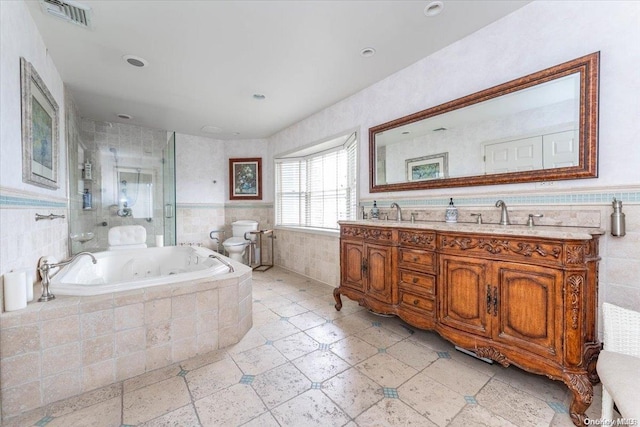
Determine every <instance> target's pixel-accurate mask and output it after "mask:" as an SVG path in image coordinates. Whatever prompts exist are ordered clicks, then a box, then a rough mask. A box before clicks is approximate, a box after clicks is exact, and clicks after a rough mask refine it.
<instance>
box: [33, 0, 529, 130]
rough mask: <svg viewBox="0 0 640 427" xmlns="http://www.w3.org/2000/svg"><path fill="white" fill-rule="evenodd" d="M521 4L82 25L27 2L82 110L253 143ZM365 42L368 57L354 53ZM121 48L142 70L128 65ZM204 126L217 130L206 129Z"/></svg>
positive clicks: (288, 4)
mask: <svg viewBox="0 0 640 427" xmlns="http://www.w3.org/2000/svg"><path fill="white" fill-rule="evenodd" d="M528 2H529V0H527V1H515V0H509V1H506V0H497V1H485V0H482V1H481V0H468V1H467V0H455V1H453V0H444V1H443V3H444V8H443V10H442V13H440V14H439V15H437V16H435V17H427V16H425V14H424V9H425V7H426V6H427V4H429V3H430V2H429V1H329V0H324V1H264V0H263V1H204V0H203V1H186V0H184V1H152V0H140V1H138V0H129V1H115V0H109V1H89V0H84V1H80V3H82V4H84V5H88V6H90V7H91V9H92V16H91V19H92V29H85V28H81V27H79V26H76V25H73V24H70V23H67V22H64V21H63V20H60V19H58V18H55V17H52V16H50V15H45V14H44V12H43V11H42V9H41V8H40V5H39V2H38V1H35V0H28V1H27V4H28V5H29V10H30V12H31V15H32V16H33V18H34V20H35V22H36V24H37V26H38V28H39V31H40V33H41V35H42V38H43V39H44V43H45V45H46V46H47V48H48V49H49V53H50V55H51V57H52V58H53V61H54V63H55V64H56V66H57V68H58V71H59V72H60V74H61V76H62V80H63V81H64V82H65V84H66V85H67V86H68V88H69V89H70V91H71V94H72V96H73V98H74V100H75V101H76V103H77V105H78V108H79V110H80V113H81V115H82V116H83V117H88V118H91V119H94V120H98V121H108V122H127V123H132V124H136V125H140V126H145V127H149V128H155V129H166V130H172V131H177V132H180V133H186V134H191V135H205V136H210V137H213V138H216V139H252V138H266V137H269V136H271V135H273V134H274V133H276V132H278V131H279V130H282V129H284V128H286V127H287V126H289V125H291V124H293V123H295V122H298V121H300V120H302V119H304V118H305V117H308V116H310V115H312V114H313V113H315V112H317V111H319V110H321V109H323V108H325V107H328V106H330V105H332V104H334V103H336V102H337V101H340V100H341V99H344V98H346V97H348V96H350V95H352V94H354V93H356V92H358V91H359V90H361V89H363V88H365V87H367V86H369V85H371V84H373V83H375V82H377V81H379V80H382V79H383V78H385V77H387V76H389V75H391V74H393V73H395V72H397V71H399V70H401V69H403V68H405V67H407V66H409V65H411V64H413V63H415V62H416V61H418V60H420V59H422V58H424V57H426V56H428V55H430V54H431V53H433V52H435V51H437V50H439V49H441V48H443V47H444V46H447V45H449V44H451V43H453V42H455V41H456V40H459V39H461V38H463V37H465V36H467V35H469V34H471V33H473V32H475V31H477V30H478V29H480V28H482V27H484V26H486V25H488V24H490V23H491V22H494V21H496V20H498V19H500V18H501V17H503V16H505V15H507V14H509V13H511V12H513V11H514V10H516V9H518V8H520V7H522V6H524V5H525V4H527V3H528ZM365 47H373V48H375V49H376V54H375V55H374V56H372V57H368V58H366V57H362V56H361V55H360V51H361V50H362V49H363V48H365ZM128 54H129V55H135V56H139V57H142V58H144V59H146V60H147V61H148V62H149V66H148V67H145V68H135V67H132V66H131V65H128V64H127V63H126V62H125V61H124V60H123V59H122V57H123V56H124V55H128ZM255 93H260V94H264V95H266V99H265V100H262V101H258V100H255V99H254V98H253V94H255ZM119 113H125V114H129V115H131V116H133V118H132V119H131V120H128V121H125V120H122V119H119V118H118V117H117V116H116V115H117V114H119ZM203 126H215V127H218V128H220V129H221V131H220V132H219V133H215V134H211V133H208V134H207V133H204V132H202V131H201V129H202V127H203Z"/></svg>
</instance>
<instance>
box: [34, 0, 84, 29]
mask: <svg viewBox="0 0 640 427" xmlns="http://www.w3.org/2000/svg"><path fill="white" fill-rule="evenodd" d="M40 6H42V10H43V11H44V12H45V13H48V14H49V15H53V16H55V17H56V18H60V19H64V20H65V21H67V22H71V23H73V24H76V25H79V26H81V27H85V28H91V8H90V7H89V6H85V5H83V4H80V3H78V2H75V1H72V0H65V1H60V0H40Z"/></svg>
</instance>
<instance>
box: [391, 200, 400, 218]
mask: <svg viewBox="0 0 640 427" xmlns="http://www.w3.org/2000/svg"><path fill="white" fill-rule="evenodd" d="M393 208H396V221H399V222H400V221H402V209H401V208H400V205H399V204H397V203H396V202H393V203H391V209H393Z"/></svg>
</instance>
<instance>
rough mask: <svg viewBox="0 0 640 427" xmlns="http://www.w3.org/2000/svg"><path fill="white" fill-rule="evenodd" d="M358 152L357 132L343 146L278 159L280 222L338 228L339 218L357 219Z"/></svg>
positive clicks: (276, 168)
mask: <svg viewBox="0 0 640 427" xmlns="http://www.w3.org/2000/svg"><path fill="white" fill-rule="evenodd" d="M322 148H326V146H323V147H322ZM306 151H307V152H308V151H309V149H308V148H307V149H306ZM356 155H357V141H356V138H355V134H353V138H351V137H350V138H347V143H346V144H345V145H341V146H339V147H332V148H331V149H328V150H327V149H325V150H324V151H321V152H318V153H312V154H308V155H306V156H304V157H302V158H282V159H277V160H276V165H275V170H276V176H275V181H276V200H275V202H276V206H275V208H276V225H281V226H295V227H312V228H326V229H337V228H338V224H337V222H338V221H340V220H348V219H355V216H356V201H357V194H356V185H357V177H356V167H357V166H356V165H357V159H356Z"/></svg>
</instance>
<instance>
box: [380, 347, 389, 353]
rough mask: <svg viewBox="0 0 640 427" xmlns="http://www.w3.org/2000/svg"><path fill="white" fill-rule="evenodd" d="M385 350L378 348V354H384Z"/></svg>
mask: <svg viewBox="0 0 640 427" xmlns="http://www.w3.org/2000/svg"><path fill="white" fill-rule="evenodd" d="M386 352H387V349H386V348H379V349H378V353H386Z"/></svg>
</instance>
